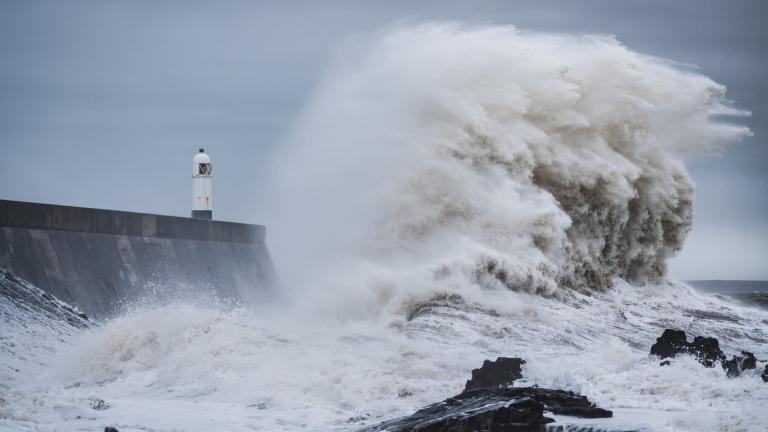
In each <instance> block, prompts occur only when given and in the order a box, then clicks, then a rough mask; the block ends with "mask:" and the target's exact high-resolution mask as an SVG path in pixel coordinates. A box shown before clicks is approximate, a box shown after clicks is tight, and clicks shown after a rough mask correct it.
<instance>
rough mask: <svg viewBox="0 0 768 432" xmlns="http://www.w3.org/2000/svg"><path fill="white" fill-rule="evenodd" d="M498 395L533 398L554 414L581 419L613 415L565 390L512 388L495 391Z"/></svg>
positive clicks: (584, 397) (580, 396)
mask: <svg viewBox="0 0 768 432" xmlns="http://www.w3.org/2000/svg"><path fill="white" fill-rule="evenodd" d="M495 392H496V394H499V395H502V396H504V397H508V398H531V399H533V400H535V401H536V402H539V403H541V404H543V405H544V408H546V410H547V411H549V412H551V413H552V414H559V415H567V416H574V417H581V418H606V417H612V416H613V413H612V412H611V411H608V410H606V409H603V408H598V407H597V406H595V404H593V403H592V402H590V401H589V399H587V397H586V396H582V395H580V394H576V393H574V392H570V391H565V390H553V389H548V388H540V387H516V388H515V387H512V388H506V389H499V390H495Z"/></svg>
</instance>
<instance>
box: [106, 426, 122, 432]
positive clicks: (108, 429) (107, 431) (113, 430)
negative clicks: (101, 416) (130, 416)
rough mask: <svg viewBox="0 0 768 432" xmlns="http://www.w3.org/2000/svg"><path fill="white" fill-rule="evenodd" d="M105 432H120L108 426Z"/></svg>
mask: <svg viewBox="0 0 768 432" xmlns="http://www.w3.org/2000/svg"><path fill="white" fill-rule="evenodd" d="M104 432H120V431H118V430H117V428H113V427H112V426H107V427H105V428H104Z"/></svg>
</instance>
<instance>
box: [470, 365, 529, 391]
mask: <svg viewBox="0 0 768 432" xmlns="http://www.w3.org/2000/svg"><path fill="white" fill-rule="evenodd" d="M524 364H525V360H523V359H519V358H516V357H513V358H510V357H499V358H497V359H496V361H490V360H486V361H484V362H483V366H482V367H481V368H480V369H474V370H472V379H470V380H469V381H467V384H466V385H465V386H464V391H467V390H474V389H481V388H487V389H494V388H504V387H510V386H512V383H514V382H515V380H516V379H520V378H522V377H523V373H522V366H523V365H524Z"/></svg>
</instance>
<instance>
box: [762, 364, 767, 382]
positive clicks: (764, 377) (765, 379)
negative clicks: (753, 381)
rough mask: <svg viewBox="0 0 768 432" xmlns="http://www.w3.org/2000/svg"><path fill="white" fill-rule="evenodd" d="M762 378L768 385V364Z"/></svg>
mask: <svg viewBox="0 0 768 432" xmlns="http://www.w3.org/2000/svg"><path fill="white" fill-rule="evenodd" d="M760 378H762V379H763V382H767V383H768V364H767V365H765V369H763V373H762V374H760Z"/></svg>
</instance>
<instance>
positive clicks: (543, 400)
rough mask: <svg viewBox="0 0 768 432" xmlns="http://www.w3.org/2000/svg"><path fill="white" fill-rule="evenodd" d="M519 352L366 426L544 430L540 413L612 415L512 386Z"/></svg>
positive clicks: (463, 431)
mask: <svg viewBox="0 0 768 432" xmlns="http://www.w3.org/2000/svg"><path fill="white" fill-rule="evenodd" d="M523 364H525V361H524V360H522V359H519V358H508V357H499V358H497V359H496V361H490V360H486V361H485V362H484V363H483V366H482V367H481V368H480V369H475V370H473V371H472V379H470V380H469V381H467V384H466V387H465V389H464V392H462V393H461V394H459V395H457V396H454V397H452V398H448V399H446V400H444V401H443V402H439V403H436V404H432V405H429V406H427V407H425V408H422V409H420V410H418V411H416V412H415V413H413V414H411V415H409V416H406V417H401V418H399V419H394V420H390V421H387V422H384V423H380V424H378V425H375V426H372V427H370V428H368V429H365V430H366V431H388V432H411V431H413V432H416V431H418V432H470V431H471V432H475V431H477V432H492V431H494V432H495V431H499V432H502V431H504V432H544V431H545V430H548V429H547V428H546V426H545V425H546V424H548V423H551V422H553V421H554V420H552V419H551V418H549V417H547V416H546V415H545V413H546V412H551V413H553V414H558V415H565V416H575V417H582V418H602V417H611V416H612V415H613V414H612V413H611V412H610V411H608V410H605V409H602V408H598V407H596V406H595V404H593V403H592V402H590V401H589V399H587V398H586V397H585V396H581V395H578V394H575V393H573V392H569V391H564V390H553V389H547V388H540V387H512V383H513V382H514V381H515V380H516V379H520V378H522V365H523Z"/></svg>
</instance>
